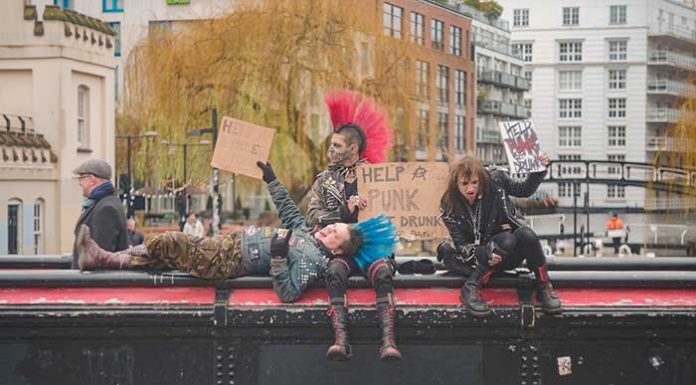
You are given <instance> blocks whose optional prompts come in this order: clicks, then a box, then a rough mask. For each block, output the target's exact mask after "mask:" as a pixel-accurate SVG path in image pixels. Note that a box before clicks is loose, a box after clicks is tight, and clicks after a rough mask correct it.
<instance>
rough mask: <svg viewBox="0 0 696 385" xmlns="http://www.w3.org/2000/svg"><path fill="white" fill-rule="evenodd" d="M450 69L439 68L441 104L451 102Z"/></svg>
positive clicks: (438, 82)
mask: <svg viewBox="0 0 696 385" xmlns="http://www.w3.org/2000/svg"><path fill="white" fill-rule="evenodd" d="M448 83H449V68H447V67H445V66H440V65H439V66H437V95H438V98H437V101H438V102H439V103H440V104H447V103H448V102H449V84H448Z"/></svg>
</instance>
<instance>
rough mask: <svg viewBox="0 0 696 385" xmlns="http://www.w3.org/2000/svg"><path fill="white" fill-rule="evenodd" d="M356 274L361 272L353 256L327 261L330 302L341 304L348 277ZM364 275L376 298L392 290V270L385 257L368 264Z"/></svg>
mask: <svg viewBox="0 0 696 385" xmlns="http://www.w3.org/2000/svg"><path fill="white" fill-rule="evenodd" d="M357 274H362V272H361V271H360V269H359V268H358V265H357V264H356V263H355V261H354V260H353V258H350V257H348V258H342V257H334V258H333V259H331V260H330V261H329V267H328V268H327V269H326V288H327V289H328V291H329V300H330V301H331V303H340V304H343V299H344V297H345V295H346V291H347V288H348V277H350V276H352V275H357ZM365 275H366V276H367V277H366V278H367V279H368V280H369V281H370V283H371V284H372V286H373V287H374V288H375V292H376V293H377V298H382V297H386V296H387V294H390V293H392V292H393V291H394V283H393V278H394V270H393V267H392V264H391V262H390V261H389V260H387V259H386V258H383V259H379V260H377V261H375V262H373V263H372V264H370V266H368V268H367V273H366V274H365Z"/></svg>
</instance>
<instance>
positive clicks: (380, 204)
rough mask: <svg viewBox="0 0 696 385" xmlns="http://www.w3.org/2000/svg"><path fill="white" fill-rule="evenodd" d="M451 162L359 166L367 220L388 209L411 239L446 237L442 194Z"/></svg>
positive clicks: (363, 214) (361, 216)
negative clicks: (441, 203) (365, 200)
mask: <svg viewBox="0 0 696 385" xmlns="http://www.w3.org/2000/svg"><path fill="white" fill-rule="evenodd" d="M448 173H449V166H448V165H447V163H443V162H409V163H380V164H364V165H360V166H359V167H358V169H357V178H358V194H359V195H360V196H361V197H363V198H365V199H367V207H366V208H365V209H363V210H360V214H359V219H360V220H364V219H368V218H371V217H373V216H376V215H379V214H382V213H385V214H387V215H388V216H389V217H390V218H391V220H392V222H394V225H395V226H396V228H397V230H398V232H399V236H400V237H402V238H404V239H407V240H424V239H435V238H446V237H448V236H449V234H448V233H447V228H445V225H444V224H443V223H442V219H441V218H440V198H441V197H442V194H443V193H444V192H445V190H446V188H447V177H448Z"/></svg>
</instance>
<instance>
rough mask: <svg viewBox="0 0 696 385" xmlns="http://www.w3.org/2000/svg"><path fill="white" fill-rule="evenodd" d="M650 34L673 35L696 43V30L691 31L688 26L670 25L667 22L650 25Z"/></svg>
mask: <svg viewBox="0 0 696 385" xmlns="http://www.w3.org/2000/svg"><path fill="white" fill-rule="evenodd" d="M648 34H649V35H651V36H671V37H674V38H677V39H681V40H687V41H689V42H690V43H692V44H696V31H691V30H689V29H687V28H681V27H677V26H674V25H672V26H670V25H669V24H665V23H658V24H652V25H650V29H649V30H648Z"/></svg>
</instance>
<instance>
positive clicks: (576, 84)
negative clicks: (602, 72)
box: [558, 70, 582, 92]
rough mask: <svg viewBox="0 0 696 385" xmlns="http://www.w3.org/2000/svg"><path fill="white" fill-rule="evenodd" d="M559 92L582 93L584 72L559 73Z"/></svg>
mask: <svg viewBox="0 0 696 385" xmlns="http://www.w3.org/2000/svg"><path fill="white" fill-rule="evenodd" d="M558 91H561V92H567V91H582V71H581V70H569V71H558Z"/></svg>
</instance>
